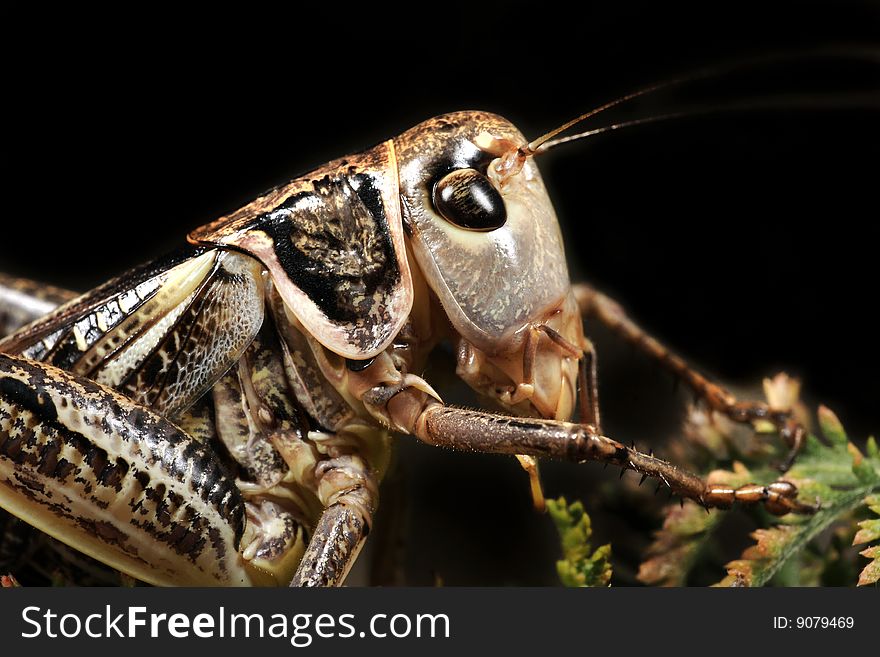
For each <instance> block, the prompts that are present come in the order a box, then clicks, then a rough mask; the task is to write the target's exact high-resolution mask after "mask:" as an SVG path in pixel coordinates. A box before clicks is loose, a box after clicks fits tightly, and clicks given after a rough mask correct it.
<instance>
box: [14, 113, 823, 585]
mask: <svg viewBox="0 0 880 657" xmlns="http://www.w3.org/2000/svg"><path fill="white" fill-rule="evenodd" d="M552 134H555V132H554V133H551V135H548V136H545V138H543V139H542V140H539V141H538V142H532V143H531V144H529V143H528V142H527V141H526V140H525V138H524V137H523V136H522V135H521V134H520V133H519V132H518V131H517V130H516V128H515V127H514V126H513V125H511V124H510V123H509V122H508V121H506V120H505V119H503V118H501V117H499V116H495V115H492V114H488V113H484V112H461V113H455V114H448V115H444V116H440V117H437V118H434V119H431V120H429V121H426V122H424V123H422V124H420V125H418V126H416V127H414V128H412V129H411V130H409V131H407V132H405V133H403V134H402V135H400V136H399V137H396V138H394V139H390V140H388V141H385V142H383V143H381V144H379V145H378V146H376V147H374V148H372V149H369V150H367V151H364V152H362V153H359V154H356V155H351V156H348V157H346V158H343V159H340V160H336V161H333V162H330V163H329V164H327V165H325V166H323V167H321V168H320V169H318V170H316V171H313V172H311V173H309V174H307V175H305V176H302V177H300V178H297V179H296V180H294V181H292V182H290V183H288V184H286V185H283V186H281V187H278V188H276V189H274V190H271V191H270V192H268V193H266V194H265V195H263V196H261V197H260V198H258V199H257V200H255V201H254V202H252V203H251V204H249V205H247V206H245V207H244V208H242V209H240V210H238V211H236V212H234V213H232V214H230V215H228V216H225V217H223V218H221V219H219V220H217V221H215V222H213V223H211V224H208V225H206V226H202V227H200V228H198V229H196V230H194V231H193V232H192V233H190V235H189V241H190V243H191V246H190V247H189V248H187V249H185V250H183V251H182V252H180V253H177V254H175V255H172V256H170V257H168V258H165V259H161V260H158V261H156V262H153V263H150V264H148V265H146V266H143V267H140V268H138V269H135V270H132V271H130V272H128V273H126V274H124V275H123V276H122V277H120V278H118V279H116V280H113V281H111V282H109V283H107V284H105V285H103V286H101V287H99V288H97V289H95V290H93V291H91V292H89V293H87V294H85V295H83V296H80V297H77V298H75V299H73V300H70V301H68V302H66V303H64V304H62V305H61V306H59V307H58V308H57V309H55V310H53V311H52V312H50V313H49V314H47V315H45V316H43V317H41V318H39V319H37V320H36V321H34V322H33V323H31V324H29V325H28V326H26V327H24V328H22V329H20V330H18V331H17V332H15V333H13V334H12V335H10V336H8V337H7V338H6V339H4V340H3V341H2V342H0V352H2V355H0V506H2V507H3V508H5V509H6V510H8V511H10V512H11V513H13V514H15V515H16V516H18V517H20V518H21V519H23V520H24V521H26V522H27V523H29V524H31V525H33V526H34V527H37V528H38V529H40V530H42V531H43V532H46V533H48V534H50V535H52V536H54V537H56V538H57V539H60V540H61V541H63V542H65V543H67V544H69V545H70V546H72V547H74V548H76V549H77V550H80V551H82V552H85V553H87V554H89V555H91V556H94V557H96V558H97V559H99V560H101V561H103V562H104V563H106V564H108V565H109V566H111V567H113V568H116V569H119V570H121V571H123V572H125V573H128V574H130V575H132V576H134V577H136V578H138V579H141V580H144V581H146V582H150V583H153V584H162V585H172V584H224V585H245V584H287V583H288V582H289V583H291V584H293V585H336V584H341V583H342V582H343V581H344V579H345V576H346V573H347V572H348V570H349V568H350V567H351V565H352V563H353V561H354V559H355V558H356V556H357V554H358V551H359V550H360V548H361V546H362V544H363V541H364V539H365V538H366V536H367V534H368V532H369V528H370V524H371V522H372V518H373V514H374V512H375V510H376V506H377V503H378V487H379V482H380V480H381V479H382V476H383V473H384V471H385V469H386V467H387V464H388V459H389V452H390V449H391V437H392V433H399V434H409V435H412V436H415V437H417V438H418V439H420V440H422V441H424V442H426V443H429V444H432V445H437V446H444V447H451V448H454V449H460V450H471V451H481V452H493V453H501V454H513V455H517V456H518V457H519V458H520V461H521V463H522V464H523V466H524V467H525V468H526V469H527V470H528V471H529V473H530V476H531V477H532V483H533V490H534V492H535V495H536V499H539V496H540V486H539V484H538V483H537V470H536V459H538V458H555V459H565V460H570V461H577V462H582V461H600V462H603V463H606V464H608V463H611V464H613V465H617V466H619V467H621V468H624V469H632V470H635V471H637V472H639V473H641V474H642V476H643V477H656V478H658V479H660V480H661V481H662V482H663V483H664V484H665V485H667V486H668V487H669V488H670V489H671V491H672V492H673V493H675V494H677V495H680V496H682V497H684V498H687V499H691V500H694V501H695V502H697V503H699V504H702V505H704V506H706V507H722V508H726V507H729V506H731V505H732V504H733V503H734V502H735V501H741V502H746V503H749V502H761V503H763V504H765V506H766V508H767V509H768V510H770V511H771V512H773V513H777V514H784V513H788V512H809V511H810V510H811V507H810V506H808V505H806V504H803V503H801V502H800V501H798V500H797V490H796V489H795V487H794V486H793V485H792V484H790V483H788V482H785V481H778V482H775V483H773V484H771V485H768V486H758V485H749V486H744V487H742V488H740V489H736V490H733V489H729V488H724V487H718V486H710V485H708V484H706V483H705V482H704V481H703V480H702V479H701V478H700V477H698V476H696V475H693V474H690V473H687V472H684V471H682V470H679V469H677V468H676V467H674V466H673V465H670V464H669V463H667V462H664V461H662V460H660V459H657V458H655V457H653V456H652V455H647V454H643V453H641V452H639V451H637V450H635V449H634V448H632V447H627V446H626V445H624V444H623V443H621V442H618V441H616V440H614V439H612V438H609V437H606V436H604V435H603V434H602V431H601V427H600V422H599V410H598V399H597V384H596V378H595V374H596V357H595V354H594V352H593V349H592V346H591V344H590V342H589V341H588V340H587V339H586V338H585V337H584V334H583V319H584V317H591V318H595V319H597V320H599V321H602V322H604V323H607V324H609V325H610V326H612V327H613V328H614V329H615V330H617V331H618V332H619V333H621V334H622V335H623V336H624V337H625V338H626V339H628V340H631V341H632V342H634V343H635V344H637V345H639V346H640V347H642V348H644V349H645V350H646V351H647V352H648V353H650V354H651V355H653V356H654V357H655V358H657V359H658V360H659V361H660V362H661V363H662V364H663V365H664V366H666V367H668V368H669V369H671V370H672V371H673V372H675V373H676V374H678V375H680V376H681V377H683V379H684V380H685V381H686V382H687V384H689V385H690V386H691V387H693V388H694V390H695V391H696V392H697V393H698V394H699V395H701V396H702V397H704V398H705V399H706V401H707V403H708V405H709V406H710V407H711V408H712V409H714V410H716V411H719V412H722V413H725V414H727V415H728V416H730V417H731V418H733V419H735V420H739V421H743V422H753V421H757V420H770V421H771V422H773V423H774V424H776V426H777V427H778V428H779V430H780V433H781V434H782V435H783V437H784V438H785V439H786V440H787V441H788V442H789V444H790V445H791V446H792V448H793V450H794V449H796V448H797V446H798V445H799V443H800V441H801V439H802V437H803V429H802V428H801V427H800V426H799V425H797V424H796V423H795V422H794V421H793V420H791V419H790V418H789V417H788V415H787V414H786V413H784V412H777V411H774V410H773V409H770V408H768V407H767V406H766V405H763V404H760V403H741V402H738V401H737V400H736V399H735V398H734V397H733V396H732V395H731V394H730V393H728V392H727V391H725V390H724V389H723V388H720V387H718V386H716V385H714V384H712V383H710V382H708V381H707V380H706V379H704V378H703V377H702V376H700V375H699V374H697V373H695V372H694V371H693V370H691V369H690V368H689V367H688V366H687V365H686V364H685V363H684V362H683V361H682V360H681V359H679V358H678V357H676V356H674V355H673V354H671V353H669V352H668V351H667V350H666V349H665V348H663V347H662V346H661V345H660V344H658V343H657V342H656V341H655V340H653V339H652V338H650V337H648V336H647V335H645V334H644V333H643V332H642V331H641V330H639V328H637V327H636V326H635V325H634V324H633V323H632V322H631V321H630V320H629V319H628V318H627V317H626V316H625V315H624V313H623V312H622V311H621V309H620V307H619V306H618V305H617V304H616V303H614V302H613V301H612V300H610V299H609V298H607V297H606V296H604V295H602V294H601V293H599V292H597V291H595V290H593V289H592V288H590V287H588V286H586V285H574V286H573V285H572V284H571V282H570V280H569V276H568V271H567V268H566V263H565V258H564V252H563V244H562V240H561V237H560V231H559V227H558V225H557V219H556V216H555V213H554V210H553V206H552V204H551V202H550V199H549V198H548V196H547V193H546V191H545V188H544V185H543V183H542V181H541V177H540V175H539V173H538V169H537V167H536V165H535V162H534V157H533V156H534V155H535V154H536V153H538V152H540V150H541V146H542V144H543V143H544V142H546V139H547V138H549V136H552ZM26 292H27V290H22V289H21V286H20V284H19V283H16V282H14V281H8V280H7V281H5V282H4V283H3V284H2V285H0V299H2V304H3V306H4V307H6V308H7V318H8V320H9V324H10V328H11V327H12V326H14V325H17V324H20V323H21V321H22V319H21V318H22V316H24V315H29V316H31V317H36V316H39V315H42V314H43V313H44V312H46V311H48V310H49V308H50V307H51V303H52V301H51V300H50V301H46V302H45V303H48V304H50V305H49V306H46V305H45V303H44V304H42V305H41V304H40V303H38V302H37V301H35V300H34V299H33V298H32V297H31V296H29V295H28V294H26ZM29 304H30V305H29ZM16 311H17V312H18V313H19V315H15V314H14V313H15V312H16ZM442 341H450V342H452V343H453V344H454V345H455V346H456V353H457V372H458V374H459V376H460V377H461V378H462V379H463V380H464V381H465V382H467V383H468V384H469V385H470V386H471V387H472V388H473V389H474V390H476V391H477V392H478V393H480V395H481V396H482V397H483V398H487V399H489V400H491V401H492V402H493V403H494V404H495V405H496V406H499V407H500V408H501V409H502V410H503V412H504V414H497V413H493V412H488V411H482V410H468V409H463V408H455V407H450V406H446V405H444V403H443V402H442V399H441V395H440V394H439V393H438V392H437V391H435V390H434V389H433V388H432V386H431V384H430V381H426V380H424V379H423V378H422V377H421V376H420V373H422V372H423V371H424V367H425V363H426V360H427V358H428V357H429V355H430V354H431V352H432V350H433V349H434V347H435V346H437V345H438V343H440V342H442ZM578 406H579V408H580V418H579V419H580V421H579V422H578V423H571V422H569V420H570V419H571V416H572V415H573V413H574V411H575V409H576V407H578Z"/></svg>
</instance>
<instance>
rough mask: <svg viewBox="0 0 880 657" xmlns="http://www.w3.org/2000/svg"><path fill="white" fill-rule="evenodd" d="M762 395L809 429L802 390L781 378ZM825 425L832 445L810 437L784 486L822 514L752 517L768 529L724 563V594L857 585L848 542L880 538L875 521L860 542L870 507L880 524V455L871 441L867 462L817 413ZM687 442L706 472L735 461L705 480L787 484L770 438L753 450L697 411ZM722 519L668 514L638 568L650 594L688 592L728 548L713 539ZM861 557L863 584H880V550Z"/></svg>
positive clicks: (696, 511) (694, 510)
mask: <svg viewBox="0 0 880 657" xmlns="http://www.w3.org/2000/svg"><path fill="white" fill-rule="evenodd" d="M765 390H766V391H767V396H768V400H769V401H770V403H771V405H772V406H774V407H776V408H780V407H790V408H793V409H794V410H795V412H796V413H797V414H798V415H799V416H800V417H801V418H802V421H804V422H805V423H806V415H805V409H804V407H803V406H802V405H801V404H799V403H798V401H797V393H798V387H797V382H795V381H792V380H791V379H788V378H787V377H785V376H784V375H780V376H778V377H776V378H775V379H773V380H772V381H769V380H768V381H765ZM774 397H775V398H774ZM818 420H819V426H820V428H821V432H822V435H823V436H824V437H825V438H826V440H827V443H828V444H823V443H822V442H820V441H819V440H818V439H817V438H816V437H815V436H812V435H811V436H809V437H808V438H807V441H806V444H805V445H804V448H803V450H802V451H801V453H800V454H799V456H798V458H797V460H796V461H795V464H794V466H793V467H792V468H791V470H789V471H788V472H787V473H786V474H785V475H784V477H783V478H784V479H786V480H788V481H791V482H792V483H794V484H795V485H797V487H798V490H799V497H800V499H801V500H802V501H804V502H807V503H811V502H814V501H815V503H816V504H817V505H818V507H819V509H818V511H817V512H816V513H815V514H813V515H807V516H800V515H792V514H789V515H787V516H784V517H782V518H773V517H771V516H770V515H769V514H768V513H766V512H765V511H762V510H755V511H753V512H752V513H751V515H752V517H753V519H754V520H756V521H757V522H758V523H759V524H760V525H761V526H760V527H759V528H758V529H756V530H755V531H754V532H752V534H751V536H752V538H754V540H755V542H754V544H752V545H751V546H749V547H748V548H746V549H745V551H744V552H743V553H742V555H741V556H740V557H739V558H738V559H736V560H734V561H731V562H730V563H728V564H727V566H726V568H727V576H726V577H725V578H724V579H722V580H721V581H720V582H719V583H718V585H720V586H763V585H766V584H774V585H778V586H816V585H820V584H826V583H828V584H835V585H841V584H843V585H853V584H855V583H856V582H855V579H856V577H855V574H856V573H857V572H858V568H857V567H856V564H854V563H853V557H854V556H855V555H854V553H853V552H852V550H850V549H848V548H847V547H846V546H847V545H849V543H850V541H852V543H853V544H854V545H859V544H864V543H869V542H871V541H877V540H878V539H880V519H878V518H870V519H868V520H863V521H862V522H859V523H858V527H859V528H860V531H858V533H856V526H857V525H856V523H857V520H858V518H859V514H864V513H865V509H866V507H869V508H870V509H871V510H872V511H873V512H874V513H875V514H877V515H880V495H878V492H880V450H878V447H877V444H876V442H875V441H874V440H873V439H870V440H869V441H868V444H867V449H866V452H865V454H862V453H861V452H860V451H859V449H858V448H857V447H856V446H855V445H854V444H853V443H852V442H850V441H849V439H848V438H847V435H846V432H845V431H844V430H843V427H842V426H841V424H840V421H839V420H838V419H837V417H836V416H835V415H834V413H832V412H831V411H830V410H828V409H827V408H824V407H820V409H819V412H818ZM686 435H688V437H689V439H690V442H689V445H690V447H689V449H690V453H691V454H695V455H696V456H695V458H697V459H701V460H700V463H701V464H702V465H703V466H704V467H709V468H711V467H717V466H719V465H722V464H723V463H724V462H725V461H726V460H728V459H735V460H733V463H732V470H726V469H716V470H714V471H713V472H712V473H711V474H710V475H709V476H708V479H709V481H710V483H715V484H724V485H729V486H732V487H736V486H741V485H743V484H745V483H750V482H751V483H761V484H764V483H769V482H771V481H774V480H776V479H779V478H780V475H779V473H778V472H777V471H775V470H774V468H773V467H771V465H770V462H771V460H775V459H778V458H779V457H780V456H781V452H779V451H774V450H773V449H772V448H767V447H766V445H768V444H769V445H772V439H770V437H768V436H765V437H764V438H765V439H766V440H767V442H765V447H764V448H763V449H756V448H755V446H754V445H753V444H749V443H748V441H747V440H746V439H744V438H743V435H742V432H741V431H740V430H739V429H737V428H736V427H734V426H733V425H731V424H730V423H727V422H725V420H724V419H723V418H718V417H713V416H711V415H708V414H706V413H704V412H692V415H691V418H690V419H689V424H688V425H686ZM728 462H729V461H728ZM725 513H726V512H723V511H712V512H711V514H708V515H707V514H706V513H705V512H704V511H702V510H701V509H700V508H699V507H697V506H695V505H691V504H687V505H685V507H684V508H683V509H679V508H678V507H677V506H675V507H672V506H670V507H667V508H666V510H665V512H664V514H665V519H664V523H663V526H662V528H661V529H660V530H658V531H657V532H656V534H655V539H654V542H653V543H652V545H651V546H650V547H649V548H648V550H647V554H646V558H645V560H644V561H643V563H642V564H641V567H640V569H639V574H638V578H639V580H640V581H642V582H644V583H645V584H650V585H661V586H682V585H685V584H686V583H687V581H688V577H689V575H690V573H691V572H692V571H693V570H694V568H695V567H697V565H699V564H700V563H701V562H703V565H704V566H705V561H706V558H705V557H707V555H712V556H714V554H715V552H716V551H718V549H719V547H720V546H721V542H720V541H717V540H716V537H715V533H716V531H717V529H718V527H719V526H720V524H721V522H720V521H721V518H723V517H724V514H725ZM853 534H855V539H853V538H852V537H853ZM861 554H862V555H863V556H865V557H867V558H869V559H871V560H872V561H871V562H870V563H869V564H868V565H867V566H865V567H864V569H863V570H862V573H861V576H860V577H859V578H858V583H859V585H865V584H871V583H876V582H877V581H878V579H880V544H876V543H875V544H874V545H873V546H869V547H868V548H867V549H865V550H863V551H862V552H861ZM858 567H859V568H860V567H861V565H860V566H858Z"/></svg>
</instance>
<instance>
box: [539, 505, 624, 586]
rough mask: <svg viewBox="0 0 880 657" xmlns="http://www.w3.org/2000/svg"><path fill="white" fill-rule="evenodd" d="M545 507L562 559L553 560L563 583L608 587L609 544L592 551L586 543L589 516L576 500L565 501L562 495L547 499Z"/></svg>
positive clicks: (609, 576)
mask: <svg viewBox="0 0 880 657" xmlns="http://www.w3.org/2000/svg"><path fill="white" fill-rule="evenodd" d="M547 510H548V511H549V512H550V517H551V518H553V522H554V523H556V529H557V531H558V532H559V539H560V543H561V544H562V555H563V558H562V559H561V560H559V561H557V562H556V571H557V572H558V573H559V579H560V580H561V581H562V583H563V585H565V586H608V582H610V581H611V562H610V559H611V546H610V545H603V546H601V547H599V548H597V549H596V550H595V551H593V550H592V548H591V546H590V536H591V535H592V533H593V532H592V528H591V527H590V516H588V515H587V512H586V511H584V505H583V504H581V503H580V502H574V503H573V504H568V503H567V502H566V501H565V498H564V497H560V498H559V499H558V500H547Z"/></svg>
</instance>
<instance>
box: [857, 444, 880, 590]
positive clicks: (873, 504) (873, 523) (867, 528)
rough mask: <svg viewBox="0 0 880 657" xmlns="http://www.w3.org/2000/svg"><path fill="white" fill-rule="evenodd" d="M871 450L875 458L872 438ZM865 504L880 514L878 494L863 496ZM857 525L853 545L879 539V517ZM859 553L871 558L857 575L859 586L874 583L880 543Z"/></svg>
mask: <svg viewBox="0 0 880 657" xmlns="http://www.w3.org/2000/svg"><path fill="white" fill-rule="evenodd" d="M871 452H873V456H874V458H877V444H876V443H875V442H874V441H873V439H871V440H870V441H869V442H868V453H869V455H870V454H871ZM865 504H866V505H867V506H868V508H869V509H871V511H873V512H874V513H875V514H877V515H878V516H880V495H869V496H868V497H866V498H865ZM859 527H860V529H859V532H858V533H857V534H856V536H855V538H854V539H853V545H860V544H862V543H868V542H870V541H877V540H880V518H877V519H871V520H863V521H862V522H860V523H859ZM859 554H861V555H862V556H863V557H868V559H871V560H872V561H871V563H869V564H868V565H867V566H865V568H864V570H862V573H861V575H859V586H865V585H867V584H876V583H877V580H880V543H878V544H877V545H874V546H873V547H869V548H868V549H867V550H862V551H861V552H860V553H859Z"/></svg>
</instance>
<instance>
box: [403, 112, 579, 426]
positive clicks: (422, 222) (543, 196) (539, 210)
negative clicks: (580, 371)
mask: <svg viewBox="0 0 880 657" xmlns="http://www.w3.org/2000/svg"><path fill="white" fill-rule="evenodd" d="M525 143H526V140H525V138H524V137H523V136H522V135H521V134H520V133H519V131H518V130H517V129H516V128H515V127H514V126H513V125H512V124H511V123H510V122H508V121H507V120H505V119H503V118H501V117H499V116H495V115H493V114H489V113H485V112H458V113H454V114H446V115H443V116H439V117H436V118H434V119H431V120H429V121H426V122H424V123H421V124H419V125H417V126H416V127H414V128H412V129H410V130H408V131H407V132H405V133H404V134H402V135H401V136H400V137H398V138H396V139H395V140H394V147H395V153H396V157H397V165H398V171H399V179H400V195H401V200H402V214H403V221H404V228H405V230H406V231H407V233H408V234H409V236H410V243H411V245H412V251H413V254H414V256H415V259H416V261H417V263H418V266H419V268H420V269H421V271H422V273H423V274H424V276H425V279H426V281H427V282H428V285H429V286H430V287H431V289H432V290H433V291H434V293H435V294H436V295H437V297H438V298H439V300H440V303H441V304H442V305H443V308H444V310H445V312H446V314H447V315H448V317H449V321H450V322H451V324H452V326H453V328H454V329H455V331H456V332H457V333H458V335H459V336H460V342H459V349H458V372H459V374H460V375H461V376H462V378H463V379H464V380H465V381H467V383H468V384H469V385H471V386H472V387H473V388H474V389H476V390H477V391H478V392H480V393H482V394H485V395H487V396H489V397H490V398H493V399H494V400H496V401H498V402H499V403H500V404H501V405H502V406H504V407H506V408H508V409H510V410H512V411H514V412H517V413H522V414H526V415H536V414H537V415H540V416H543V417H555V418H567V417H568V416H569V415H570V414H571V411H572V408H573V405H574V399H575V390H576V378H577V368H578V360H579V358H580V355H581V352H582V346H583V333H582V327H581V321H580V317H579V315H578V312H577V306H576V304H575V302H574V299H573V297H572V295H571V285H570V282H569V277H568V270H567V268H566V264H565V253H564V251H563V246H562V238H561V235H560V231H559V225H558V223H557V220H556V214H555V212H554V211H553V206H552V204H551V202H550V199H549V197H548V196H547V191H546V190H545V188H544V184H543V182H542V181H541V176H540V174H539V173H538V169H537V167H536V166H535V164H534V161H533V160H532V159H531V158H528V159H523V161H521V162H518V168H517V170H516V171H515V172H513V173H511V172H510V171H505V168H504V163H505V162H506V161H507V160H509V154H510V153H511V152H516V150H517V148H518V147H519V146H520V145H525ZM506 156H508V157H506Z"/></svg>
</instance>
